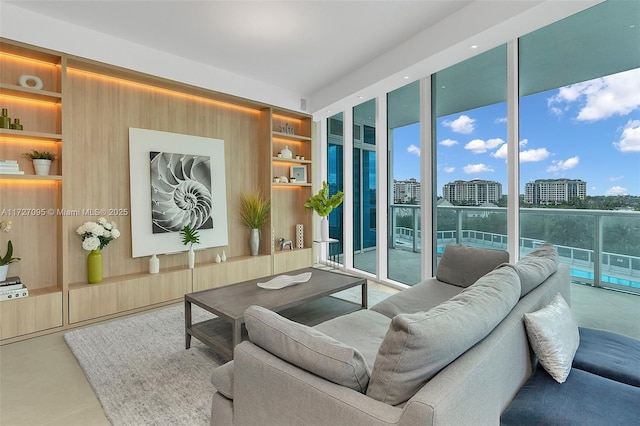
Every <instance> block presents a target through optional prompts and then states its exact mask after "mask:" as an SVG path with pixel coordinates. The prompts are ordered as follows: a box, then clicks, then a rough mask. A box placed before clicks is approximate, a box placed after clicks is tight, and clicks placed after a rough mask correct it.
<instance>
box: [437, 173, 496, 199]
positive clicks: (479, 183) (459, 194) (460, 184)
mask: <svg viewBox="0 0 640 426" xmlns="http://www.w3.org/2000/svg"><path fill="white" fill-rule="evenodd" d="M442 195H443V196H444V198H445V199H446V200H447V201H449V202H451V203H458V204H459V203H463V202H464V203H467V204H471V205H475V206H479V205H481V204H484V203H497V202H499V201H500V199H501V198H502V184H501V183H500V182H496V181H493V180H480V179H474V180H470V181H466V180H457V181H455V182H449V183H447V184H445V185H444V187H443V189H442Z"/></svg>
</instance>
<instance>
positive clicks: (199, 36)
mask: <svg viewBox="0 0 640 426" xmlns="http://www.w3.org/2000/svg"><path fill="white" fill-rule="evenodd" d="M6 3H9V4H12V5H15V6H18V7H21V8H24V9H28V10H30V11H32V12H35V13H39V14H43V15H47V16H48V17H51V18H55V19H59V20H62V21H66V22H69V23H72V24H75V25H79V26H82V27H86V28H89V29H91V30H94V31H98V32H101V33H105V34H109V35H112V36H115V37H118V38H122V39H126V40H128V41H130V42H133V43H136V44H140V45H143V46H146V47H148V48H152V49H156V50H159V51H164V52H168V53H171V54H173V55H176V56H180V57H184V58H187V59H191V60H194V61H196V62H200V63H203V64H207V65H211V66H214V67H217V68H220V69H224V70H226V71H230V72H233V73H235V74H239V75H242V76H245V77H249V78H252V79H255V80H258V81H262V82H266V83H269V84H272V85H275V86H278V87H282V88H286V89H287V90H293V91H296V92H298V93H300V94H302V96H303V97H307V96H310V95H312V94H313V93H315V92H317V91H318V90H320V89H322V88H323V87H325V86H328V85H329V84H331V83H332V82H334V81H337V80H339V79H341V78H342V77H344V76H346V75H348V74H350V73H352V72H353V71H354V70H356V69H358V68H360V67H362V66H364V65H365V64H367V63H369V62H371V61H372V60H374V59H375V58H376V57H378V56H380V55H381V54H383V53H384V52H387V51H389V50H390V49H392V48H393V47H395V46H397V45H398V44H401V43H402V42H404V41H405V40H407V39H410V38H411V37H413V36H415V35H416V34H418V33H420V32H422V31H423V30H424V29H425V28H428V27H430V26H432V25H434V24H435V23H437V22H440V21H442V20H443V19H445V18H446V17H447V16H450V15H451V14H453V13H455V12H456V11H459V10H460V9H462V8H464V7H465V6H467V5H468V4H469V3H471V1H457V0H456V1H454V0H447V1H442V0H440V1H438V0H430V1H397V0H396V1H303V0H300V1H238V0H236V1H100V0H96V1H56V0H50V1H6Z"/></svg>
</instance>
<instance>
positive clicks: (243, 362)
mask: <svg viewBox="0 0 640 426" xmlns="http://www.w3.org/2000/svg"><path fill="white" fill-rule="evenodd" d="M507 261H508V254H507V253H506V252H500V251H491V250H481V249H474V248H470V247H465V246H461V245H449V246H447V247H446V249H445V252H444V253H443V256H442V258H441V261H440V264H439V266H438V271H437V274H436V277H434V278H432V279H429V280H427V281H425V282H423V283H421V284H419V285H416V286H414V287H412V288H410V289H406V290H403V291H401V292H399V293H397V294H395V295H393V296H391V297H389V298H387V299H386V300H384V301H382V302H380V303H378V304H377V305H374V306H373V307H371V308H370V309H368V310H361V311H358V312H354V313H352V314H349V315H345V316H341V317H338V318H335V319H333V320H330V321H327V322H324V323H322V324H319V325H317V326H315V327H313V328H310V327H306V326H302V325H300V324H296V323H293V322H291V321H289V320H287V319H284V318H282V317H280V316H279V315H278V314H276V313H273V312H270V311H267V310H266V309H263V308H260V307H255V306H254V307H251V308H249V309H248V310H247V312H246V318H245V319H246V326H247V330H248V332H249V338H250V339H249V341H245V342H243V343H241V344H240V345H238V346H237V347H236V348H235V351H234V361H231V362H229V363H227V364H225V365H223V366H221V367H219V368H217V369H216V370H215V371H214V374H213V377H212V382H213V384H214V386H215V387H216V389H217V390H218V391H217V392H216V393H215V394H214V395H213V402H212V410H211V424H212V425H231V424H233V425H367V426H369V425H417V424H420V425H485V424H486V425H496V424H499V422H500V415H501V413H502V412H503V411H504V410H505V408H506V407H507V406H508V405H509V403H510V402H511V400H512V399H513V398H514V396H515V395H516V394H517V393H518V391H519V389H520V388H521V387H522V385H523V384H524V383H525V382H526V381H527V379H528V378H529V376H531V374H532V369H533V366H534V365H535V361H534V359H535V358H534V354H533V353H532V351H531V350H530V347H529V344H528V340H527V334H526V331H525V327H524V324H523V315H524V314H525V313H528V312H533V311H536V310H538V309H540V308H542V307H543V306H545V305H547V304H548V303H549V302H550V301H551V299H552V298H553V297H554V296H555V295H556V294H558V293H560V294H561V295H562V296H563V298H564V299H565V300H567V301H570V277H569V270H568V268H566V267H564V266H560V267H558V258H557V252H555V250H554V249H553V247H552V246H550V245H544V246H542V247H540V248H538V249H536V250H534V252H532V253H531V254H530V255H528V256H526V257H524V258H523V259H522V260H521V261H519V262H518V263H516V264H508V263H506V262H507Z"/></svg>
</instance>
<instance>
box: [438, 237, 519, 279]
mask: <svg viewBox="0 0 640 426" xmlns="http://www.w3.org/2000/svg"><path fill="white" fill-rule="evenodd" d="M508 261H509V253H508V252H506V251H504V250H488V249H481V248H476V247H470V246H465V245H462V244H447V245H446V246H445V247H444V252H443V253H442V257H441V258H440V263H438V269H437V270H436V278H437V279H438V280H439V281H442V282H445V283H447V284H453V285H457V286H458V287H469V286H470V285H471V284H473V283H475V282H476V281H477V280H478V278H480V277H481V276H483V275H485V274H486V273H488V272H489V271H492V270H493V269H494V268H495V267H496V266H498V265H500V264H501V263H505V262H508Z"/></svg>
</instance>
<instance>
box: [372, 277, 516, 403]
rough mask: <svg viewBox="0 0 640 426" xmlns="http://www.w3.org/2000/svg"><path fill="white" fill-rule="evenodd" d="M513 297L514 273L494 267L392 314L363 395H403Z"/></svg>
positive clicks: (466, 344) (495, 319)
mask: <svg viewBox="0 0 640 426" xmlns="http://www.w3.org/2000/svg"><path fill="white" fill-rule="evenodd" d="M519 297H520V279H519V278H518V274H516V273H515V271H513V269H510V268H500V269H496V270H494V271H491V272H490V273H488V274H487V275H485V276H484V277H482V278H480V279H479V280H478V281H477V282H476V283H475V284H473V285H472V286H470V287H468V288H466V289H464V290H463V291H462V292H461V293H459V294H458V295H456V296H454V297H453V298H451V299H450V300H448V301H446V302H444V303H441V304H440V305H438V306H436V307H435V308H433V309H430V310H429V311H427V312H419V313H415V314H400V315H396V316H395V317H394V318H393V320H392V321H391V325H390V326H389V330H388V331H387V334H386V336H385V338H384V341H383V342H382V345H381V346H380V350H379V351H378V356H377V357H376V360H375V363H374V366H373V371H372V373H371V380H370V382H369V388H368V389H367V395H368V396H370V397H372V398H374V399H377V400H378V401H382V402H385V403H387V404H391V405H398V404H401V403H403V402H405V401H407V400H408V399H409V398H411V397H412V396H413V395H414V394H415V393H416V392H417V391H418V390H419V389H420V388H421V387H422V386H423V385H424V384H425V383H426V382H427V381H429V379H431V378H432V377H433V376H435V375H436V374H437V373H438V372H439V371H440V370H441V369H442V368H444V367H445V366H447V365H448V364H449V363H451V362H452V361H454V360H455V359H456V358H457V357H459V356H460V355H462V354H463V353H464V352H466V351H467V350H468V349H469V348H471V347H472V346H474V345H475V344H476V343H478V342H479V341H480V340H482V339H483V338H484V337H485V336H486V335H487V334H489V333H490V332H491V331H492V330H493V329H494V328H495V327H496V326H497V325H498V324H499V323H500V321H502V320H503V319H504V317H505V316H506V315H507V314H508V313H509V312H510V311H511V310H512V309H513V307H514V306H515V304H516V302H517V301H518V299H519Z"/></svg>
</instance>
